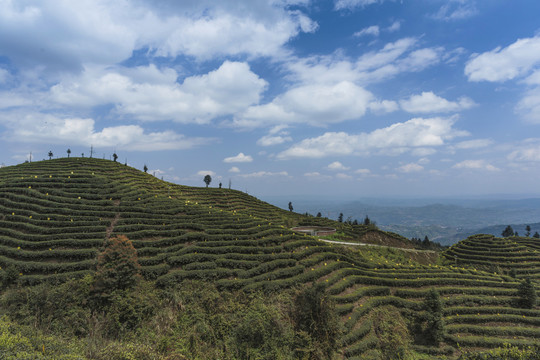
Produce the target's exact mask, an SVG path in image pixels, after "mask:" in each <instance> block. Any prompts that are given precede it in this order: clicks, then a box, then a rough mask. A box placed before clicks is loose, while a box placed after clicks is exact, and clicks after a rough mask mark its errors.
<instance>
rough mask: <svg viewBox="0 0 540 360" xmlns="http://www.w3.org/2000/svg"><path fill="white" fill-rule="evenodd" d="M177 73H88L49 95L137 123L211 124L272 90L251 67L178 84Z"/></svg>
mask: <svg viewBox="0 0 540 360" xmlns="http://www.w3.org/2000/svg"><path fill="white" fill-rule="evenodd" d="M177 77H178V74H177V73H176V71H174V70H173V69H168V68H165V69H162V70H160V69H157V68H156V67H155V66H154V65H149V66H145V67H138V68H131V69H126V68H117V69H116V71H103V70H101V69H93V68H89V69H86V71H85V72H84V73H83V74H82V75H81V76H80V77H73V78H70V79H67V80H64V81H62V82H61V83H59V84H57V85H55V86H53V87H52V88H51V91H50V98H51V100H52V101H54V102H56V103H58V104H61V105H70V106H74V107H76V106H86V107H92V106H97V105H105V104H113V105H114V106H115V112H116V113H117V114H120V115H129V116H131V117H134V118H136V119H138V120H143V121H155V120H174V121H176V122H180V123H199V124H201V123H207V122H209V121H210V120H211V119H213V118H214V117H217V116H222V115H227V114H232V113H234V112H236V111H240V110H242V109H245V108H246V107H248V106H249V105H251V104H254V103H257V102H258V101H259V99H260V96H261V93H262V91H264V89H265V88H266V86H267V83H266V81H265V80H263V79H261V78H259V77H258V76H257V75H256V74H255V73H253V72H252V71H251V70H250V68H249V65H247V64H246V63H241V62H231V61H225V62H224V63H223V64H222V65H221V66H220V67H219V68H218V69H216V70H213V71H210V72H209V73H207V74H203V75H198V76H190V77H187V78H186V79H184V82H183V83H182V84H179V83H177V82H176V79H177Z"/></svg>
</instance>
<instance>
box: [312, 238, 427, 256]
mask: <svg viewBox="0 0 540 360" xmlns="http://www.w3.org/2000/svg"><path fill="white" fill-rule="evenodd" d="M319 240H321V241H324V242H327V243H331V244H338V245H349V246H377V247H384V248H390V249H397V250H402V251H409V252H413V253H416V254H418V253H429V254H434V253H435V252H436V251H433V250H418V249H405V248H400V247H394V246H385V245H376V244H367V243H351V242H346V241H334V240H326V239H321V238H319Z"/></svg>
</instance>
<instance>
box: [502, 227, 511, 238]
mask: <svg viewBox="0 0 540 360" xmlns="http://www.w3.org/2000/svg"><path fill="white" fill-rule="evenodd" d="M501 235H502V237H510V236H514V229H512V227H511V226H510V225H508V226H507V227H506V229H504V230H503V232H502V233H501Z"/></svg>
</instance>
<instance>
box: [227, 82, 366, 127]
mask: <svg viewBox="0 0 540 360" xmlns="http://www.w3.org/2000/svg"><path fill="white" fill-rule="evenodd" d="M372 98H373V95H372V94H371V93H370V92H369V91H367V90H365V89H363V88H361V87H359V86H357V85H355V84H353V83H352V82H349V81H341V82H339V83H337V84H335V85H323V84H312V85H304V86H299V87H296V88H293V89H291V90H289V91H287V92H285V93H284V94H282V95H279V96H278V97H276V98H275V99H274V100H273V101H272V102H271V103H268V104H264V105H256V106H251V107H249V108H248V109H247V110H246V111H244V112H243V113H242V114H240V115H238V116H237V117H235V119H234V124H235V125H236V126H243V127H256V126H268V125H275V124H295V123H305V124H310V125H316V126H322V125H327V124H331V123H338V122H342V121H345V120H351V119H357V118H359V117H362V116H363V115H364V114H365V113H366V110H367V108H368V105H369V103H370V101H371V100H372Z"/></svg>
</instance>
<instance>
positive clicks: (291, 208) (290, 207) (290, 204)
mask: <svg viewBox="0 0 540 360" xmlns="http://www.w3.org/2000/svg"><path fill="white" fill-rule="evenodd" d="M293 210H294V208H293V206H292V202H290V201H289V211H293Z"/></svg>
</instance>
